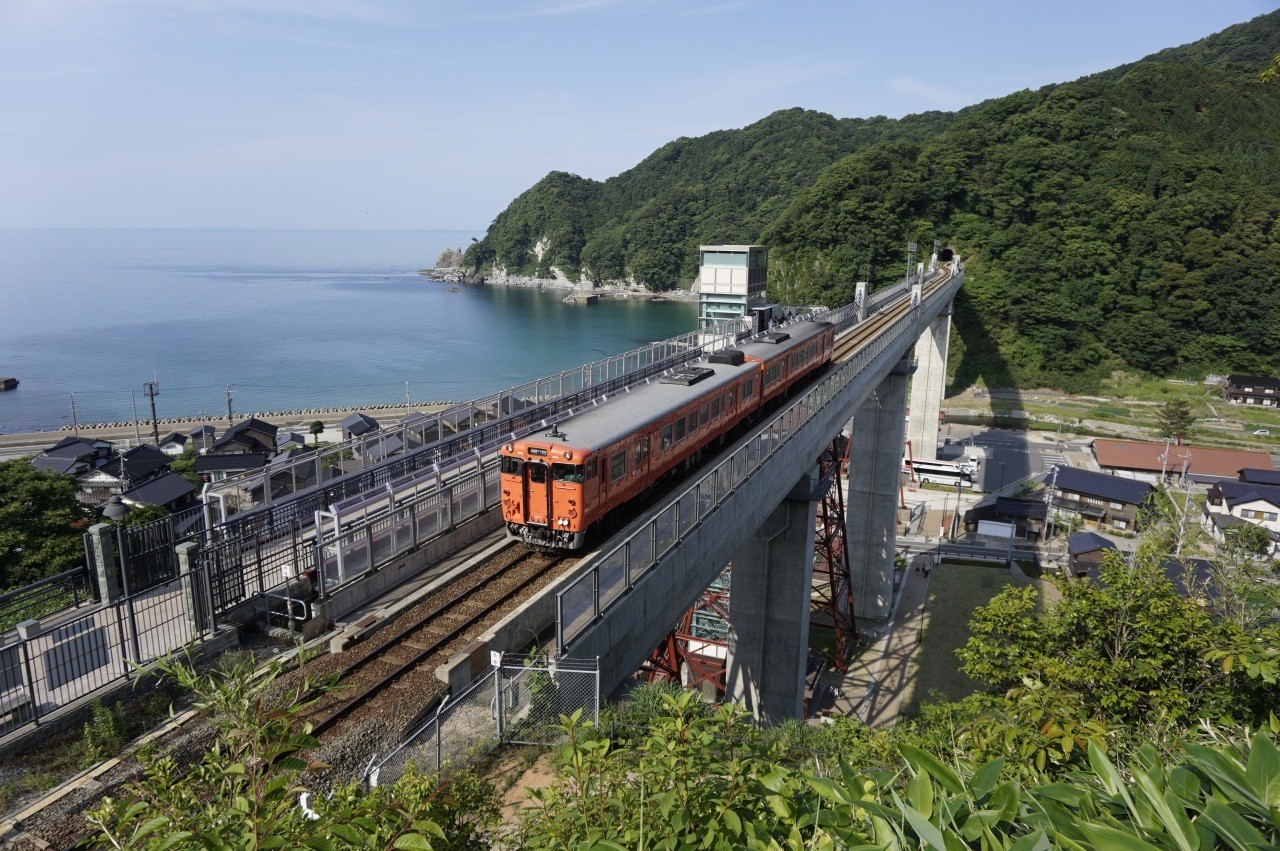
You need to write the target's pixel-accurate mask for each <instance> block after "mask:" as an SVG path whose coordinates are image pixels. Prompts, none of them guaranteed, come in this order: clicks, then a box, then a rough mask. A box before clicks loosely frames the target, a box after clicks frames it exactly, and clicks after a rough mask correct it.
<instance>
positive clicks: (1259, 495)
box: [1203, 471, 1280, 555]
mask: <svg viewBox="0 0 1280 851" xmlns="http://www.w3.org/2000/svg"><path fill="white" fill-rule="evenodd" d="M1242 472H1243V471H1242ZM1246 524H1249V525H1253V526H1258V527H1260V528H1262V529H1264V530H1265V531H1266V533H1267V537H1269V538H1270V539H1271V551H1272V553H1273V554H1276V555H1280V486H1275V485H1264V484H1258V483H1256V482H1245V481H1235V482H1219V483H1218V484H1216V485H1214V486H1213V487H1211V488H1210V489H1209V498H1208V500H1207V501H1206V502H1205V506H1204V518H1203V525H1204V527H1205V529H1206V530H1208V532H1209V534H1210V535H1212V536H1213V539H1214V540H1215V541H1219V542H1222V541H1225V540H1226V539H1227V537H1228V536H1229V535H1230V534H1231V530H1232V529H1234V528H1236V527H1239V526H1243V525H1246Z"/></svg>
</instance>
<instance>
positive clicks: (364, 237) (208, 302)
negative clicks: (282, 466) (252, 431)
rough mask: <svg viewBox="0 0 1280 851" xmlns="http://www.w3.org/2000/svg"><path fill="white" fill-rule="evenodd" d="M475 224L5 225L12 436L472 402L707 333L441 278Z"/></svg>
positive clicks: (630, 305)
mask: <svg viewBox="0 0 1280 851" xmlns="http://www.w3.org/2000/svg"><path fill="white" fill-rule="evenodd" d="M480 235H481V234H479V233H477V232H472V231H249V230H4V229H0V376H14V377H16V378H18V379H19V380H20V381H21V382H22V383H21V385H20V386H19V388H18V389H17V390H15V391H10V392H7V393H0V432H4V433H13V432H22V431H35V430H40V429H57V428H60V427H61V426H63V425H65V424H68V423H70V421H71V394H72V393H74V394H75V403H76V412H77V418H78V419H79V421H80V422H105V421H116V420H119V421H123V420H131V419H132V417H133V412H132V407H131V399H130V391H134V393H135V395H136V398H137V405H138V413H139V416H140V418H144V419H145V418H146V417H148V416H149V408H148V407H147V399H146V397H145V396H143V392H142V391H143V384H144V383H145V382H148V381H151V380H153V375H154V376H155V378H156V379H158V381H159V386H160V394H159V396H157V397H156V408H157V413H158V414H159V416H160V417H177V416H193V415H200V414H207V415H211V416H218V415H222V414H225V412H226V385H228V384H230V385H231V394H232V398H233V409H234V410H235V411H236V412H237V413H244V412H254V411H280V410H289V409H296V408H311V407H333V406H339V405H368V404H374V403H379V402H388V403H394V402H399V401H403V399H404V395H405V382H406V381H407V382H409V389H410V392H411V395H412V397H413V399H414V401H435V400H443V399H472V398H476V397H478V396H482V395H484V394H486V393H489V392H492V391H495V390H500V389H502V388H505V387H510V386H513V385H516V384H519V383H521V382H524V381H527V380H530V379H533V378H538V377H541V376H544V375H549V374H552V373H555V372H558V371H560V370H563V369H568V368H570V367H572V366H575V365H577V364H580V363H584V362H587V361H591V360H595V359H597V358H600V357H603V356H605V355H609V354H614V353H617V352H621V351H625V350H627V349H631V348H635V347H637V346H640V345H642V344H644V343H647V342H651V341H653V340H659V339H664V338H667V337H671V336H675V335H676V334H680V333H683V332H685V331H690V330H692V329H693V328H694V327H695V325H696V308H695V307H694V306H692V305H689V304H676V303H659V304H646V303H644V302H641V301H618V302H614V301H608V302H605V303H602V304H599V305H594V306H591V307H585V306H574V305H566V304H563V303H562V301H561V299H562V298H563V294H561V295H556V294H555V292H554V291H552V292H550V293H539V292H537V291H529V290H523V289H516V288H504V287H462V288H460V290H459V291H458V292H449V285H447V284H442V283H435V282H429V281H427V280H426V279H425V278H423V277H422V276H420V275H418V274H417V270H418V269H420V268H423V267H428V266H431V265H434V263H435V260H436V258H437V257H438V256H439V254H440V252H441V250H443V249H444V248H446V247H450V246H452V247H455V248H456V247H460V246H465V245H467V244H469V243H470V241H471V238H472V237H473V236H475V237H478V236H480Z"/></svg>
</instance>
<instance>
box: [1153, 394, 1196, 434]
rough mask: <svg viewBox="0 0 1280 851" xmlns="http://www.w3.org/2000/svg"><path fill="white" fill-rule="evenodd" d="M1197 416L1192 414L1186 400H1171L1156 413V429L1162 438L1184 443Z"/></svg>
mask: <svg viewBox="0 0 1280 851" xmlns="http://www.w3.org/2000/svg"><path fill="white" fill-rule="evenodd" d="M1194 422H1195V416H1194V415H1193V414H1192V413H1191V405H1190V404H1188V402H1187V400H1186V399H1170V400H1169V401H1168V402H1165V403H1164V405H1163V406H1162V407H1161V408H1160V410H1159V411H1157V412H1156V428H1157V429H1159V431H1160V436H1161V437H1165V438H1170V439H1173V440H1177V441H1178V442H1179V443H1181V442H1182V438H1183V437H1184V436H1185V435H1186V434H1187V432H1189V431H1190V430H1191V424H1192V423H1194Z"/></svg>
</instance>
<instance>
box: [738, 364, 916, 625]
mask: <svg viewBox="0 0 1280 851" xmlns="http://www.w3.org/2000/svg"><path fill="white" fill-rule="evenodd" d="M910 374H911V364H910V362H909V361H908V360H905V359H904V360H901V361H899V362H898V364H897V365H896V366H895V367H894V368H893V370H891V371H890V373H889V374H888V375H887V376H885V378H884V380H883V381H881V382H880V385H879V386H878V387H877V388H876V389H875V390H874V391H873V392H872V393H871V395H870V396H868V397H867V400H866V401H865V402H863V403H862V405H861V406H860V407H859V408H858V411H857V413H856V414H855V415H854V418H853V422H852V424H851V426H850V435H851V437H850V440H851V441H852V445H851V447H850V456H849V457H850V459H851V460H850V462H849V504H848V510H847V513H848V516H847V518H846V521H845V526H846V529H847V534H848V540H849V570H850V573H851V574H852V580H853V609H854V610H853V613H854V616H855V617H856V618H858V619H859V620H862V621H869V622H871V623H872V624H879V623H881V622H883V621H886V620H888V618H889V615H890V614H891V613H892V610H893V557H894V549H895V545H896V544H897V531H898V529H897V527H898V487H899V485H900V483H901V481H902V436H903V431H904V429H903V426H904V422H903V421H904V419H905V417H906V413H907V378H908V376H909V375H910ZM735 591H736V584H735Z"/></svg>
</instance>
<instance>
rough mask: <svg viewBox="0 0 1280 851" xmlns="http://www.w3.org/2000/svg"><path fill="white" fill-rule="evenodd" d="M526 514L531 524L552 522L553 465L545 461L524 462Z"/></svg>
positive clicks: (531, 460) (541, 524)
mask: <svg viewBox="0 0 1280 851" xmlns="http://www.w3.org/2000/svg"><path fill="white" fill-rule="evenodd" d="M524 516H525V523H528V524H529V525H531V526H546V525H548V524H549V523H550V522H551V466H550V465H549V464H547V462H545V461H535V460H533V459H532V458H531V459H529V460H528V461H525V462H524Z"/></svg>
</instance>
